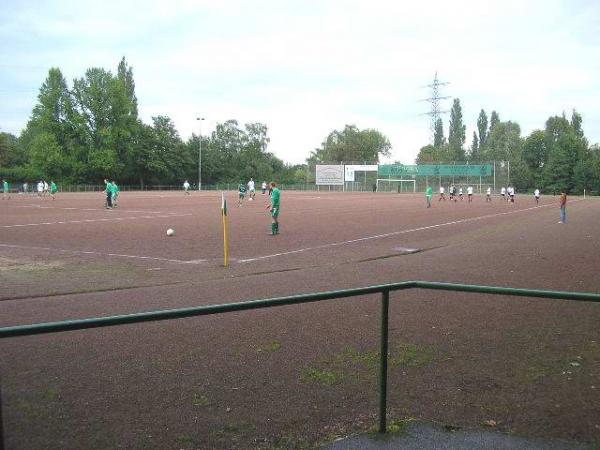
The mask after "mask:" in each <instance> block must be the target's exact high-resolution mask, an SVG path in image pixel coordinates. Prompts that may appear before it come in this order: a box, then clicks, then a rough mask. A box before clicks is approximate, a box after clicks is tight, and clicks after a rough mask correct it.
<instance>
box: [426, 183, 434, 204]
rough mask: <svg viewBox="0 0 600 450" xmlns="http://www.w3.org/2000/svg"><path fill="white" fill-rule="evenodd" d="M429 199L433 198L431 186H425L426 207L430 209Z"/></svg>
mask: <svg viewBox="0 0 600 450" xmlns="http://www.w3.org/2000/svg"><path fill="white" fill-rule="evenodd" d="M431 197H433V188H432V187H431V186H427V189H426V190H425V199H427V207H428V208H431Z"/></svg>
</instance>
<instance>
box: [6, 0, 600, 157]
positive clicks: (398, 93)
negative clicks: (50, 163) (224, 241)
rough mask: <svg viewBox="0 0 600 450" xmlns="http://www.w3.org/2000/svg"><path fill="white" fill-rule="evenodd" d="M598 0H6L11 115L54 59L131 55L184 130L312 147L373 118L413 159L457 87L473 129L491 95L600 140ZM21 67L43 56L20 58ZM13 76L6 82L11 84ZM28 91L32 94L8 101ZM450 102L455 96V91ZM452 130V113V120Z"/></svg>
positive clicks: (513, 116)
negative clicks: (439, 83)
mask: <svg viewBox="0 0 600 450" xmlns="http://www.w3.org/2000/svg"><path fill="white" fill-rule="evenodd" d="M598 11H599V9H598V6H597V3H596V2H594V1H583V0H578V1H575V2H566V1H559V0H550V1H544V2H542V1H540V0H534V1H531V2H521V1H514V0H507V1H504V2H501V3H498V2H478V1H474V0H473V1H458V2H412V3H406V2H397V1H382V0H373V1H371V2H362V1H355V0H351V1H341V0H339V1H327V2H322V1H316V0H308V1H290V2H281V1H276V0H256V1H254V2H247V1H242V0H238V1H228V2H214V1H209V0H203V1H191V0H190V1H175V2H162V1H158V0H148V1H143V2H142V1H138V0H136V1H133V2H122V1H121V2H117V1H114V0H110V1H108V2H100V3H98V2H90V1H74V0H69V1H66V0H62V1H58V2H49V1H48V2H38V3H37V7H31V6H30V5H27V3H26V2H16V1H11V0H9V2H8V3H5V4H4V5H3V6H0V17H2V18H0V38H1V39H2V40H3V41H4V42H12V43H14V45H12V46H9V47H8V48H6V49H3V56H4V60H5V61H11V64H13V65H12V66H7V67H3V68H2V70H1V71H0V83H2V84H3V85H5V86H9V88H10V89H12V93H11V92H8V93H7V92H2V91H0V127H2V128H3V129H4V130H6V129H8V130H9V131H12V132H14V133H17V134H18V132H19V130H20V129H21V128H22V127H24V125H25V123H26V121H27V117H28V115H29V112H30V110H31V108H32V107H33V106H34V104H35V97H36V96H35V95H33V94H31V93H28V94H26V95H25V94H23V90H28V92H32V91H35V90H37V89H39V86H40V85H41V83H42V82H43V80H44V78H45V76H46V73H47V70H48V68H49V67H51V66H58V67H60V68H61V70H62V71H63V74H64V75H65V77H66V78H67V80H69V81H71V80H72V79H73V78H75V77H81V76H83V74H84V73H85V70H86V69H87V68H89V67H104V68H106V69H111V70H112V71H113V72H114V71H115V70H116V66H117V64H118V61H119V60H120V58H121V57H122V56H125V57H126V58H127V61H128V63H129V64H131V65H132V66H133V69H134V77H135V81H136V92H137V96H138V99H139V109H140V114H141V116H142V118H143V119H144V120H145V121H148V122H149V121H150V118H151V117H152V116H154V115H168V116H170V117H171V118H172V119H173V121H174V123H175V125H176V126H177V128H178V130H179V131H180V134H181V136H182V137H183V138H184V139H185V138H187V137H189V136H190V135H191V134H192V133H193V132H197V126H198V124H197V121H196V120H195V117H197V115H199V114H202V115H204V116H206V117H207V121H206V123H204V124H203V126H204V127H206V132H210V130H211V128H214V125H215V123H216V122H217V121H222V120H226V119H230V118H235V119H238V120H239V121H240V122H241V123H244V122H254V121H262V122H264V123H266V124H267V125H268V127H269V133H270V136H271V146H270V149H269V150H270V151H273V152H274V153H275V154H276V155H277V156H279V157H281V158H282V159H284V160H285V161H288V162H295V163H296V162H302V161H303V160H304V159H305V158H306V157H307V156H308V154H309V152H310V151H311V150H313V149H314V148H315V147H317V146H319V145H320V144H321V142H322V141H323V140H324V139H325V137H326V136H327V135H328V134H329V133H330V132H331V131H333V130H334V129H342V128H343V127H344V125H346V124H356V125H357V126H359V127H360V128H376V129H378V130H380V131H381V132H383V133H384V134H385V135H386V136H388V138H389V139H390V141H391V142H392V145H393V159H398V160H401V161H402V162H405V163H410V162H412V161H413V160H414V158H415V157H416V154H417V152H418V149H419V148H420V147H421V146H422V145H425V144H427V143H428V139H429V122H428V117H427V116H424V115H421V114H422V113H426V112H427V111H428V109H429V106H428V104H427V103H426V102H421V101H420V100H421V99H424V98H427V97H429V95H430V92H429V91H428V89H426V88H423V86H424V85H426V84H428V83H430V82H431V80H432V78H433V74H434V73H435V72H436V71H439V75H440V78H441V79H442V80H444V81H450V84H449V85H448V86H445V87H444V88H443V92H442V94H444V95H448V96H450V97H458V98H460V100H461V104H462V107H463V116H464V120H465V122H466V123H467V125H468V128H467V145H469V144H470V141H471V135H472V131H473V130H474V128H475V123H476V119H477V115H478V114H479V111H480V109H482V108H484V109H485V110H486V111H487V113H488V116H489V114H490V113H491V111H492V110H496V111H498V112H499V113H500V116H501V118H502V119H503V120H513V121H516V122H519V123H520V124H521V128H522V130H523V133H524V134H527V133H528V132H530V131H531V130H533V129H534V128H542V127H543V126H544V122H545V120H546V119H547V118H548V117H549V116H551V115H554V114H561V113H562V111H563V110H564V111H567V112H570V110H571V109H572V108H577V110H578V111H579V112H580V113H582V115H583V118H584V129H585V131H586V134H587V135H588V137H589V138H590V140H591V141H592V142H597V141H600V112H599V111H598V110H597V106H596V105H597V104H598V103H599V102H600V82H599V81H598V77H597V73H600V60H599V59H598V58H595V57H593V55H597V54H599V50H600V38H599V36H598V34H597V32H596V31H595V30H597V29H598V28H600V22H599V17H600V15H599V14H598ZM24 66H35V67H34V68H29V69H24V68H22V67H24ZM9 81H10V83H9ZM23 99H26V100H27V101H28V102H29V104H30V106H29V111H25V109H26V108H22V107H20V108H18V109H15V110H14V111H13V110H12V109H11V108H10V107H7V106H6V105H10V104H11V103H16V102H17V100H18V101H20V102H22V101H23ZM445 106H446V107H447V108H449V107H450V106H451V99H449V100H448V101H446V102H445ZM445 129H446V132H447V118H446V119H445Z"/></svg>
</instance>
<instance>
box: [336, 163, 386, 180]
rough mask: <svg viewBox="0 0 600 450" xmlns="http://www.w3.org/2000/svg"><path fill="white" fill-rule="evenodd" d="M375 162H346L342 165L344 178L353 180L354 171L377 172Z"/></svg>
mask: <svg viewBox="0 0 600 450" xmlns="http://www.w3.org/2000/svg"><path fill="white" fill-rule="evenodd" d="M378 167H379V166H377V164H347V165H345V166H344V173H345V175H344V179H345V180H346V181H354V172H377V168H378Z"/></svg>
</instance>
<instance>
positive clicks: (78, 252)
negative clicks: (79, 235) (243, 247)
mask: <svg viewBox="0 0 600 450" xmlns="http://www.w3.org/2000/svg"><path fill="white" fill-rule="evenodd" d="M0 247H4V248H16V249H25V250H44V251H51V252H58V253H68V254H74V255H87V256H90V255H91V256H103V257H113V258H129V259H143V260H151V261H163V262H170V263H177V264H201V263H203V262H206V261H207V260H206V259H193V260H190V261H186V260H181V259H170V258H160V257H157V256H139V255H124V254H121V253H102V252H94V251H86V250H64V249H60V248H51V247H34V246H27V245H14V244H0Z"/></svg>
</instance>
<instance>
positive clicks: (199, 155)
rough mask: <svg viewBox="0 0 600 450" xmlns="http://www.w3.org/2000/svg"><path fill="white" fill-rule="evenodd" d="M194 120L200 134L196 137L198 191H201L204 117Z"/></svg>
mask: <svg viewBox="0 0 600 450" xmlns="http://www.w3.org/2000/svg"><path fill="white" fill-rule="evenodd" d="M196 120H198V121H199V125H198V132H199V133H200V135H199V137H198V191H201V190H202V121H203V120H204V117H196Z"/></svg>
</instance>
